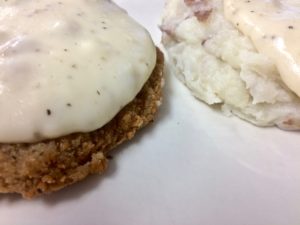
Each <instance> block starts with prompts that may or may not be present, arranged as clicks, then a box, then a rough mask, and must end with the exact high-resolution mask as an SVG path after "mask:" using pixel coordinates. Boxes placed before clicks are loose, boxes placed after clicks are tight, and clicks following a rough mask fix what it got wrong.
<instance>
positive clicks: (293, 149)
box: [0, 0, 300, 225]
mask: <svg viewBox="0 0 300 225" xmlns="http://www.w3.org/2000/svg"><path fill="white" fill-rule="evenodd" d="M117 2H118V3H119V4H120V5H122V6H123V7H124V8H126V9H127V10H128V11H129V13H130V14H131V15H132V16H133V17H135V18H136V19H137V20H138V21H140V23H142V24H143V25H144V26H145V27H147V29H148V30H149V31H150V32H151V34H152V35H153V37H154V39H155V41H156V43H159V40H160V32H159V30H158V28H157V24H158V22H159V16H160V12H161V9H162V6H163V0H151V1H146V0H118V1H117ZM0 224H1V225H2V224H3V225H21V224H22V225H27V224H28V225H29V224H30V225H37V224H38V225H41V224H43V225H48V224H49V225H50V224H51V225H53V224H58V225H60V224H61V225H66V224H72V225H82V224H88V225H96V224H103V225H123V224H128V225H129V224H130V225H148V224H149V225H153V224H156V225H169V224H172V225H177V224H178V225H200V224H203V225H299V224H300V136H299V133H292V132H284V131H281V130H278V129H276V128H267V129H262V128H257V127H255V126H252V125H249V124H248V123H246V122H243V121H240V120H238V119H235V118H226V117H224V116H223V115H222V114H220V113H219V112H215V111H213V110H212V109H210V108H208V107H207V106H206V105H205V104H202V103H199V102H198V101H197V100H195V99H194V98H193V97H192V96H191V95H190V93H189V92H188V91H187V90H186V88H185V87H184V86H183V85H181V84H180V83H179V82H178V81H177V80H176V79H175V78H174V77H172V76H167V84H166V88H165V99H164V105H163V106H162V108H161V110H160V113H159V117H158V119H157V121H156V123H155V124H153V125H151V126H149V127H147V128H146V129H144V130H143V131H142V132H140V133H139V134H138V135H137V136H136V137H135V138H134V140H133V141H131V142H130V143H127V144H125V145H122V146H121V147H120V148H119V149H118V153H117V154H115V156H114V159H113V160H112V162H111V164H110V168H109V171H108V172H107V173H106V175H105V176H102V177H99V176H92V177H90V178H88V179H86V180H84V181H83V182H80V183H79V184H75V185H73V186H71V187H69V188H66V189H64V190H62V191H60V192H58V193H55V194H52V195H50V196H47V197H43V198H39V199H35V200H33V201H25V200H22V199H20V198H19V197H18V196H15V195H13V196H11V195H0Z"/></svg>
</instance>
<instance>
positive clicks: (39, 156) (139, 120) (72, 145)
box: [0, 49, 164, 198]
mask: <svg viewBox="0 0 300 225" xmlns="http://www.w3.org/2000/svg"><path fill="white" fill-rule="evenodd" d="M163 61H164V59H163V54H162V53H161V52H160V51H159V49H157V64H156V67H155V69H154V71H153V73H152V75H151V77H150V78H149V80H148V81H147V83H146V84H145V85H144V87H143V89H142V90H141V91H140V93H139V94H138V95H137V96H136V98H135V99H134V100H133V101H132V102H131V103H129V104H128V105H127V106H126V107H125V108H124V109H122V110H121V111H120V112H119V113H118V114H117V115H116V116H115V117H114V119H113V120H111V121H110V122H109V123H108V124H106V125H105V126H104V127H102V128H100V129H98V130H96V131H93V132H90V133H76V134H71V135H67V136H65V137H61V138H57V139H53V140H47V141H42V142H38V143H33V144H0V193H14V192H15V193H20V194H22V195H23V197H25V198H32V197H34V196H36V195H39V194H42V193H50V192H53V191H56V190H59V189H61V188H63V187H65V186H67V185H70V184H72V183H75V182H77V181H80V180H82V179H83V178H85V177H86V176H88V175H89V174H94V173H103V172H104V171H105V169H106V168H107V165H108V160H107V159H106V155H107V153H108V152H109V151H110V150H112V149H113V148H114V147H116V146H117V145H119V144H121V143H122V142H123V141H126V140H129V139H131V138H132V137H133V136H134V135H135V133H136V131H137V130H139V129H140V128H142V127H144V126H145V125H147V124H148V123H149V122H152V121H153V119H154V116H155V114H156V112H157V109H158V106H159V104H160V102H161V95H162V92H161V88H162V82H163V78H162V76H163Z"/></svg>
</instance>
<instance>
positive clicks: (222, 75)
mask: <svg viewBox="0 0 300 225" xmlns="http://www.w3.org/2000/svg"><path fill="white" fill-rule="evenodd" d="M161 29H162V31H163V40H162V41H163V44H164V46H165V48H166V51H167V53H168V55H169V59H170V64H171V70H172V72H173V73H174V74H176V76H177V77H178V78H179V79H180V80H181V81H182V82H183V83H184V84H185V85H186V86H187V87H188V88H189V89H190V90H191V92H192V93H193V95H194V96H195V97H197V98H198V99H200V100H202V101H204V102H206V103H207V104H209V105H216V104H219V105H221V109H222V111H223V112H224V113H225V114H226V115H232V114H233V115H236V116H238V117H240V118H242V119H244V120H247V121H249V122H251V123H253V124H256V125H258V126H274V125H276V126H278V127H280V128H282V129H289V130H297V129H299V128H300V113H299V112H300V99H299V97H298V96H297V95H295V94H294V93H293V92H292V91H290V90H289V88H288V87H287V86H286V85H285V84H284V83H283V82H282V80H281V78H280V75H279V73H278V70H277V68H276V66H275V65H274V64H273V62H272V61H271V60H270V59H269V58H268V57H266V56H265V55H263V54H261V53H259V52H258V51H257V50H256V49H255V47H254V45H253V43H252V42H251V40H250V39H249V38H247V37H246V36H244V35H243V34H242V33H241V32H239V31H238V30H237V29H236V28H235V27H234V26H233V25H232V24H231V23H230V22H228V21H227V20H226V19H225V17H224V12H223V0H210V1H207V0H170V1H168V2H167V3H166V5H165V9H164V14H163V19H162V25H161Z"/></svg>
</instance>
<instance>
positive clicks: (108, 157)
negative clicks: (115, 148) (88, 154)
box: [106, 155, 114, 160]
mask: <svg viewBox="0 0 300 225" xmlns="http://www.w3.org/2000/svg"><path fill="white" fill-rule="evenodd" d="M106 158H107V159H108V160H113V159H114V157H113V156H111V155H108V156H106Z"/></svg>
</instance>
